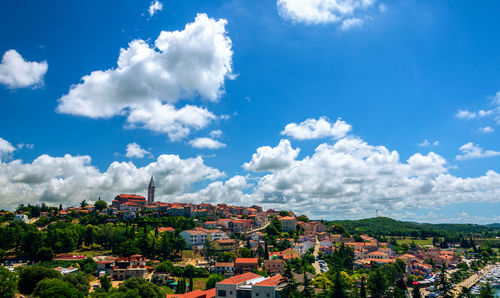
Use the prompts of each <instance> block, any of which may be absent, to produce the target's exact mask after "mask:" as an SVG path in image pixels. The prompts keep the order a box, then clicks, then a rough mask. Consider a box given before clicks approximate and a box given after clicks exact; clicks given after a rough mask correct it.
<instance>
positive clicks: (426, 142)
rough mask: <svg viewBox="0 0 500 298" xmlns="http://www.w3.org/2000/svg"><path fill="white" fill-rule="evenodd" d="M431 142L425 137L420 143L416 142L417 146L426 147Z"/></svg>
mask: <svg viewBox="0 0 500 298" xmlns="http://www.w3.org/2000/svg"><path fill="white" fill-rule="evenodd" d="M430 144H431V143H429V141H428V140H427V139H425V140H424V141H423V142H422V143H420V144H417V146H418V147H428V146H430Z"/></svg>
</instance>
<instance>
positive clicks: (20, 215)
mask: <svg viewBox="0 0 500 298" xmlns="http://www.w3.org/2000/svg"><path fill="white" fill-rule="evenodd" d="M14 220H19V221H24V222H28V215H26V214H23V213H18V214H16V215H14Z"/></svg>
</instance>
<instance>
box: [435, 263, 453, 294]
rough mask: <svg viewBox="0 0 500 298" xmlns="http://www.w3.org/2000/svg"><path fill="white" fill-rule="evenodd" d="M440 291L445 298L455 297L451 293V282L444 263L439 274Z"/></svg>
mask: <svg viewBox="0 0 500 298" xmlns="http://www.w3.org/2000/svg"><path fill="white" fill-rule="evenodd" d="M438 289H439V292H441V296H442V297H443V298H451V297H453V296H452V294H451V284H450V283H449V282H448V279H447V278H446V267H445V266H444V265H443V266H442V267H441V274H440V275H439V288H438Z"/></svg>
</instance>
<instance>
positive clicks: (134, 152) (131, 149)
mask: <svg viewBox="0 0 500 298" xmlns="http://www.w3.org/2000/svg"><path fill="white" fill-rule="evenodd" d="M150 154H151V153H150V152H149V151H147V150H145V149H142V148H141V146H139V144H137V143H135V142H134V143H130V144H128V145H127V153H126V154H125V156H127V157H128V158H132V157H137V158H144V156H146V155H150Z"/></svg>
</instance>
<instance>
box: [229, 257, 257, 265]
mask: <svg viewBox="0 0 500 298" xmlns="http://www.w3.org/2000/svg"><path fill="white" fill-rule="evenodd" d="M234 263H235V264H257V263H259V259H258V258H236V261H234Z"/></svg>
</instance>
